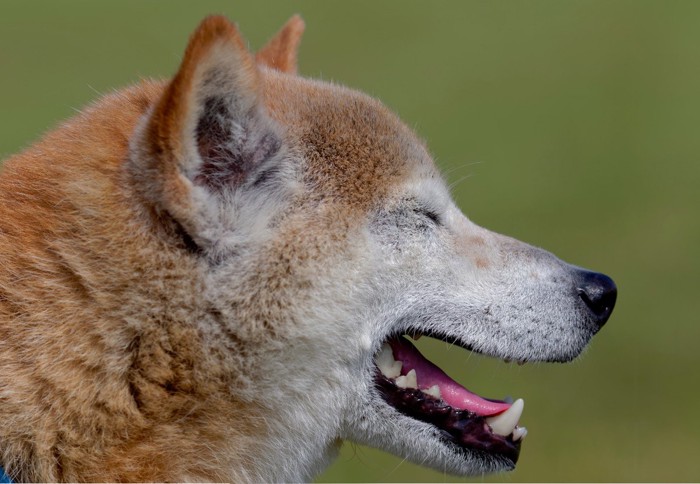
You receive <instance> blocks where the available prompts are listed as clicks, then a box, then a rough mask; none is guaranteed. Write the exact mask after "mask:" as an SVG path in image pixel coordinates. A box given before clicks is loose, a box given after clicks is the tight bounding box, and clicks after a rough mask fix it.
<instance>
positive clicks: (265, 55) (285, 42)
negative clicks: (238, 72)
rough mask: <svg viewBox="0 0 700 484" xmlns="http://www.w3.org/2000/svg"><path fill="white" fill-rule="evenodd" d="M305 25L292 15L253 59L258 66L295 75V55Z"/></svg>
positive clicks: (298, 17)
mask: <svg viewBox="0 0 700 484" xmlns="http://www.w3.org/2000/svg"><path fill="white" fill-rule="evenodd" d="M305 28H306V25H305V24H304V21H303V20H302V19H301V17H300V16H299V15H294V16H293V17H292V18H290V19H289V20H287V23H285V24H284V26H283V27H282V28H281V29H280V31H279V32H277V34H276V35H275V36H274V37H273V38H271V39H270V40H269V41H268V42H267V44H265V46H264V47H263V48H262V49H260V50H259V51H258V53H257V55H256V56H255V59H256V60H257V61H258V62H259V63H260V64H265V65H266V66H268V67H271V68H273V69H277V70H278V71H282V72H286V73H288V74H296V73H297V53H298V51H299V44H300V43H301V36H302V34H303V33H304V29H305Z"/></svg>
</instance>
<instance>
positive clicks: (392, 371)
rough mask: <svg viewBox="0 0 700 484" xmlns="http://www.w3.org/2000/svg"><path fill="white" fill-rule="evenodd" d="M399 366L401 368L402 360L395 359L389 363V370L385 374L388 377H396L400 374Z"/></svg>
mask: <svg viewBox="0 0 700 484" xmlns="http://www.w3.org/2000/svg"><path fill="white" fill-rule="evenodd" d="M401 368H403V362H401V361H395V362H394V363H393V364H392V365H391V368H389V369H388V370H389V371H388V373H387V375H386V376H388V377H389V378H396V377H397V376H399V375H400V374H401Z"/></svg>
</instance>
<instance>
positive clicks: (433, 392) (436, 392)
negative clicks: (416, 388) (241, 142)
mask: <svg viewBox="0 0 700 484" xmlns="http://www.w3.org/2000/svg"><path fill="white" fill-rule="evenodd" d="M423 393H426V394H428V395H430V396H431V397H435V398H442V394H441V393H440V387H439V386H437V385H433V386H432V387H430V388H426V389H424V390H423Z"/></svg>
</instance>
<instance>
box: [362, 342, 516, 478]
mask: <svg viewBox="0 0 700 484" xmlns="http://www.w3.org/2000/svg"><path fill="white" fill-rule="evenodd" d="M375 364H376V367H377V371H376V372H375V385H376V387H377V389H378V390H379V393H380V394H381V395H382V397H383V398H384V400H385V401H386V402H387V403H388V404H389V405H391V406H392V407H394V408H396V410H398V411H399V412H401V413H402V414H404V415H407V416H409V417H411V418H414V419H416V420H420V421H422V422H426V423H429V424H431V425H434V426H435V427H437V428H438V429H440V430H441V434H442V436H443V438H444V439H445V440H446V441H448V442H451V443H453V444H455V445H456V446H457V447H459V448H462V449H469V450H472V451H477V452H483V453H487V454H489V455H492V456H498V457H502V458H505V459H507V460H509V461H510V462H512V464H513V465H515V463H516V462H517V460H518V454H519V453H520V443H521V442H522V440H523V439H524V438H525V436H526V435H527V429H525V427H520V426H519V425H518V422H519V420H520V416H521V414H522V411H523V406H524V402H523V400H522V399H518V400H516V401H515V402H513V403H509V402H506V401H502V400H491V399H486V398H482V397H480V396H479V395H476V394H475V393H472V392H470V391H469V390H467V389H466V388H464V387H463V386H462V385H460V384H459V383H457V382H456V381H454V380H453V379H452V378H450V377H449V376H447V374H445V372H443V371H442V370H441V369H440V368H438V367H437V366H436V365H435V364H433V363H432V362H430V361H428V360H427V359H426V358H425V357H424V356H423V355H422V354H420V352H419V351H418V350H417V349H416V348H415V347H414V346H413V345H412V344H411V343H410V342H409V341H408V340H407V339H406V338H404V337H394V338H391V339H389V340H388V341H387V342H386V343H384V345H383V346H382V348H381V349H380V351H379V353H377V355H376V357H375Z"/></svg>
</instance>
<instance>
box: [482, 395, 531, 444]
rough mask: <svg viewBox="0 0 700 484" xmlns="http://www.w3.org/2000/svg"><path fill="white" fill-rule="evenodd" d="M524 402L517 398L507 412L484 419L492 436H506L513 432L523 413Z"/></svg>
mask: <svg viewBox="0 0 700 484" xmlns="http://www.w3.org/2000/svg"><path fill="white" fill-rule="evenodd" d="M524 407H525V402H524V401H523V399H522V398H518V399H517V400H516V401H515V402H513V405H511V406H510V408H509V409H508V410H506V411H505V412H503V413H502V414H500V415H496V416H495V417H490V418H487V419H486V423H488V424H489V426H490V427H491V431H492V432H493V433H494V434H498V435H502V436H504V437H505V436H506V435H509V434H510V433H511V432H513V429H514V428H515V426H516V425H517V424H518V420H520V416H521V415H522V413H523V408H524Z"/></svg>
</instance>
